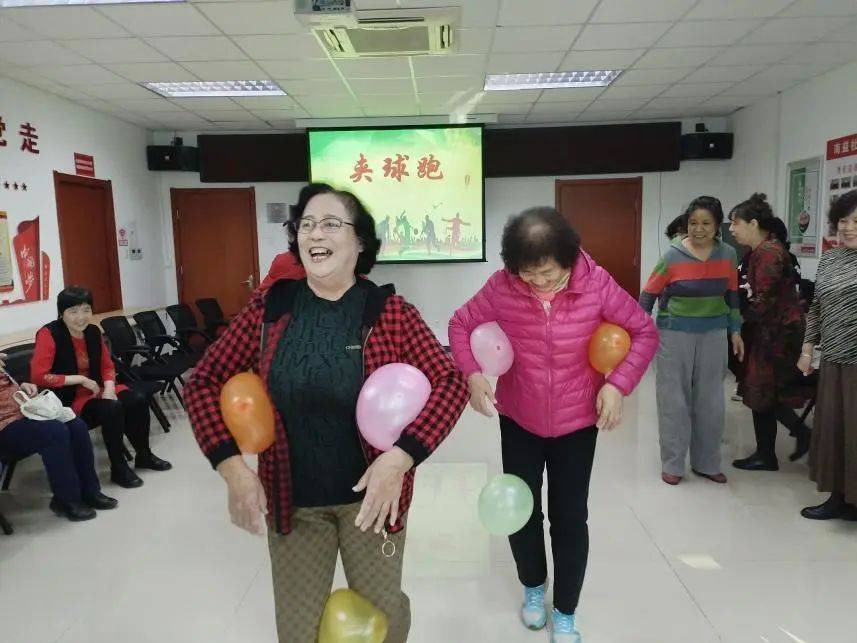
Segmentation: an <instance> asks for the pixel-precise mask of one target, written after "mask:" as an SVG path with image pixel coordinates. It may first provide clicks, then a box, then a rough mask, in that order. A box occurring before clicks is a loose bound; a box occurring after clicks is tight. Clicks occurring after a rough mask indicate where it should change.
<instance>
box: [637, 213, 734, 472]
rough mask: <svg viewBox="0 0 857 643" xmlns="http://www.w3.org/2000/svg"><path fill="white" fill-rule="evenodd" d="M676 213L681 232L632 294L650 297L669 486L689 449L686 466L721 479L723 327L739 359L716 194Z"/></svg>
mask: <svg viewBox="0 0 857 643" xmlns="http://www.w3.org/2000/svg"><path fill="white" fill-rule="evenodd" d="M684 219H685V229H686V230H687V236H686V237H684V238H683V239H682V238H676V239H675V240H674V241H673V243H672V245H671V246H670V248H669V250H667V251H666V253H664V256H663V257H661V259H660V261H659V262H658V265H657V266H656V267H655V270H654V272H653V273H652V276H651V277H650V278H649V281H648V283H647V284H646V287H645V288H644V290H643V294H642V295H640V305H641V306H642V307H643V308H644V309H645V310H647V311H650V312H651V310H652V308H653V307H654V305H655V301H658V316H657V324H658V328H659V329H660V334H661V343H660V348H659V350H658V356H657V384H656V385H657V401H658V424H659V431H660V442H661V479H662V480H663V481H664V482H666V483H667V484H671V485H676V484H678V483H679V482H681V479H682V476H683V475H684V471H685V469H684V468H685V458H686V456H687V451H688V448H690V466H691V469H692V470H693V472H694V473H696V474H697V475H700V476H703V477H705V478H708V479H709V480H711V481H713V482H718V483H724V482H726V476H725V475H723V472H722V470H721V466H720V441H721V438H722V437H723V427H724V422H725V415H726V402H725V399H724V395H723V381H724V379H725V377H726V361H727V354H726V351H724V350H723V344H724V341H725V339H726V334H727V333H728V334H729V336H730V338H731V343H732V350H733V351H734V353H735V355H736V356H737V357H738V359H739V360H743V359H744V343H743V342H742V341H741V333H740V329H741V315H740V313H739V312H738V292H737V286H738V284H737V282H738V272H737V269H738V257H737V255H736V254H735V250H734V249H733V248H732V247H731V246H729V245H728V244H725V243H723V242H722V241H721V240H720V226H721V224H722V223H723V208H722V207H721V205H720V201H719V200H717V199H715V198H714V197H710V196H701V197H697V198H696V199H694V200H693V201H691V203H690V205H689V206H688V207H687V210H685V213H684Z"/></svg>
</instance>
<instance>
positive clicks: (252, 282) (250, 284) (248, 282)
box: [241, 275, 256, 290]
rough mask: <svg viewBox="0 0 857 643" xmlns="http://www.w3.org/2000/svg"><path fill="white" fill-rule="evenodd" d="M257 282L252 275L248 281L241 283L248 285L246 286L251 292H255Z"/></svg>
mask: <svg viewBox="0 0 857 643" xmlns="http://www.w3.org/2000/svg"><path fill="white" fill-rule="evenodd" d="M255 281H256V280H255V279H254V278H253V275H250V276H249V277H247V279H245V280H244V281H242V282H241V283H242V284H246V286H247V287H248V288H249V289H250V290H253V285H254V284H255Z"/></svg>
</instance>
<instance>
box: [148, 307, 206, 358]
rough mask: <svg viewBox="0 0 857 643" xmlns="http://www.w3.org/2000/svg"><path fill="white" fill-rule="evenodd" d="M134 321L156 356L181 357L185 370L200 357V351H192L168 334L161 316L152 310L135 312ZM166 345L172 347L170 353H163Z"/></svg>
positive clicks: (175, 337) (176, 337)
mask: <svg viewBox="0 0 857 643" xmlns="http://www.w3.org/2000/svg"><path fill="white" fill-rule="evenodd" d="M134 321H135V322H137V328H139V329H140V330H141V331H142V332H143V338H144V341H145V343H146V344H147V345H148V346H149V347H150V348H151V349H152V351H154V353H155V356H156V357H163V356H165V355H169V356H170V358H171V359H173V360H178V359H179V358H181V359H182V360H183V363H184V364H185V369H184V370H185V371H187V370H188V369H191V368H193V367H194V365H196V363H197V362H198V361H199V358H200V357H202V353H195V352H192V351H191V347H189V346H186V345H185V344H184V343H183V342H182V341H181V339H180V338H179V337H178V336H175V335H168V334H167V328H166V326H164V322H163V321H161V316H160V315H158V313H157V312H155V311H154V310H146V311H143V312H141V313H136V314H135V315H134ZM167 346H170V347H171V348H172V349H173V351H172V352H171V353H164V349H165V348H166V347H167Z"/></svg>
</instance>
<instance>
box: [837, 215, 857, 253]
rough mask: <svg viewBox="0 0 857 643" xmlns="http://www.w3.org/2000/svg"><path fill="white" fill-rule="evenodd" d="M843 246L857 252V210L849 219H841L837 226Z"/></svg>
mask: <svg viewBox="0 0 857 643" xmlns="http://www.w3.org/2000/svg"><path fill="white" fill-rule="evenodd" d="M836 228H837V230H838V231H839V238H840V239H841V240H842V245H844V246H845V247H846V248H850V249H851V250H857V210H854V212H852V213H851V214H849V215H848V216H847V217H842V218H841V219H839V223H838V224H837V225H836Z"/></svg>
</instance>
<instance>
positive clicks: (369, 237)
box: [288, 183, 381, 275]
mask: <svg viewBox="0 0 857 643" xmlns="http://www.w3.org/2000/svg"><path fill="white" fill-rule="evenodd" d="M320 194H333V195H335V196H336V197H338V198H339V199H340V200H341V201H342V203H343V205H344V206H345V209H346V211H347V212H348V214H350V215H351V222H352V223H353V224H354V233H355V234H356V235H357V238H358V239H359V240H360V243H361V245H362V246H363V250H361V251H360V254H359V255H358V257H357V266H356V267H355V268H354V274H355V275H368V274H369V272H370V271H371V270H372V268H374V267H375V263H376V262H377V261H378V253H379V252H380V251H381V240H380V239H379V238H378V234H377V233H376V232H375V219H373V218H372V215H371V214H370V213H369V210H367V209H366V206H365V205H363V203H362V202H361V201H360V199H358V198H357V197H356V196H354V194H352V193H351V192H348V191H346V190H336V189H334V188H333V187H331V186H330V185H328V184H327V183H310V184H309V185H307V186H304V188H303V189H302V190H301V193H300V194H299V195H298V202H297V203H296V204H295V205H294V206H292V207H291V209H290V212H289V223H288V228H289V250H290V251H291V253H292V254H293V255H294V256H295V259H297V261H298V262H299V263H301V265H303V262H301V253H300V251H299V250H298V236H297V227H298V222H299V221H300V220H301V217H303V215H304V210H306V207H307V204H308V203H309V202H310V200H311V199H312V198H313V197H316V196H318V195H320Z"/></svg>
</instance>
